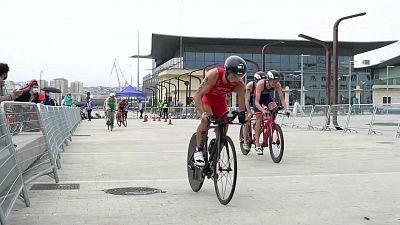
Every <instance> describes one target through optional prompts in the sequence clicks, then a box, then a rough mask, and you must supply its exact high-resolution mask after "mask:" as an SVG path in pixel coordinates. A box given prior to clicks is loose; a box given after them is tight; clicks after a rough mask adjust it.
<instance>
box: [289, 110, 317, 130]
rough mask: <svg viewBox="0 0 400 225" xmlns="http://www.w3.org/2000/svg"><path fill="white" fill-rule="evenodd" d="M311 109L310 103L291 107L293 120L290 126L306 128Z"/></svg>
mask: <svg viewBox="0 0 400 225" xmlns="http://www.w3.org/2000/svg"><path fill="white" fill-rule="evenodd" d="M313 109H314V106H312V105H306V106H301V107H300V108H298V107H296V108H293V109H292V112H293V113H292V114H293V120H292V125H291V127H305V128H308V125H309V124H310V118H311V115H312V112H313Z"/></svg>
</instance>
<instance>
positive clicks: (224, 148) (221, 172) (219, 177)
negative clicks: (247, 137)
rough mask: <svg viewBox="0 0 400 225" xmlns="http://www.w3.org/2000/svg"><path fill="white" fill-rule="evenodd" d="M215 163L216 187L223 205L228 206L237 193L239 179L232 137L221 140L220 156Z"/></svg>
mask: <svg viewBox="0 0 400 225" xmlns="http://www.w3.org/2000/svg"><path fill="white" fill-rule="evenodd" d="M213 163H214V168H213V169H214V187H215V192H216V194H217V197H218V200H219V202H220V203H221V204H223V205H226V204H228V203H229V202H230V201H231V199H232V197H233V193H234V192H235V188H236V178H237V159H236V151H235V146H234V145H233V141H232V139H231V138H230V137H228V136H225V137H223V138H222V139H221V144H220V146H219V155H218V157H217V160H216V162H213Z"/></svg>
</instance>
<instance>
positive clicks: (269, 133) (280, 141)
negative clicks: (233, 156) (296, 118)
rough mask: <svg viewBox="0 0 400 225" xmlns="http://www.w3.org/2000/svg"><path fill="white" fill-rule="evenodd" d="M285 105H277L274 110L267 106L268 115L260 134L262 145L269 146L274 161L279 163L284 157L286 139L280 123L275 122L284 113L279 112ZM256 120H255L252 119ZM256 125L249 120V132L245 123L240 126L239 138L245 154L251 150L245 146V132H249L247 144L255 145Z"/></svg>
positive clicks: (262, 124)
mask: <svg viewBox="0 0 400 225" xmlns="http://www.w3.org/2000/svg"><path fill="white" fill-rule="evenodd" d="M282 109H283V107H282V106H279V107H276V108H275V109H273V110H268V109H267V108H266V111H267V112H266V115H267V118H266V119H264V121H263V122H262V123H261V131H262V134H261V135H260V141H261V140H262V142H261V147H262V148H265V147H269V152H270V154H271V158H272V161H274V162H275V163H279V162H280V161H281V160H282V157H283V150H284V148H285V145H284V143H285V141H284V138H283V132H282V129H281V127H280V126H279V124H276V123H275V118H276V116H277V115H278V114H283V113H282V112H279V111H280V110H282ZM252 121H254V120H252ZM252 127H255V123H254V124H252V123H251V122H249V123H248V124H247V132H246V131H245V125H242V126H241V127H240V134H239V140H240V149H241V150H242V153H243V155H247V154H249V152H250V151H246V150H245V149H244V148H243V144H245V143H244V136H243V134H244V133H247V144H248V145H250V146H253V145H254V146H255V143H256V139H255V134H253V128H252Z"/></svg>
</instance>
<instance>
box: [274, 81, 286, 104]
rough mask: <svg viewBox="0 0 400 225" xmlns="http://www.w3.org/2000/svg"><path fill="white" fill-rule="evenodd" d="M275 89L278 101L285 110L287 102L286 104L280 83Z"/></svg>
mask: <svg viewBox="0 0 400 225" xmlns="http://www.w3.org/2000/svg"><path fill="white" fill-rule="evenodd" d="M275 91H276V93H277V94H278V96H279V100H280V102H281V105H282V106H283V108H284V109H285V110H287V108H288V106H287V104H286V101H285V97H284V96H283V92H282V86H281V84H280V83H278V85H277V86H276V88H275Z"/></svg>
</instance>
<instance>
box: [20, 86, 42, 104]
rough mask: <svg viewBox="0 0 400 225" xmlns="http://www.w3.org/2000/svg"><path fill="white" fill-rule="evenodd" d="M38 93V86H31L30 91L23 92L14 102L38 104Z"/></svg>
mask: <svg viewBox="0 0 400 225" xmlns="http://www.w3.org/2000/svg"><path fill="white" fill-rule="evenodd" d="M39 92H40V89H39V86H38V85H37V84H33V85H32V86H31V88H30V89H26V90H24V91H23V92H22V94H21V95H20V96H19V97H18V98H16V99H15V101H16V102H33V103H40V99H39Z"/></svg>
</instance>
